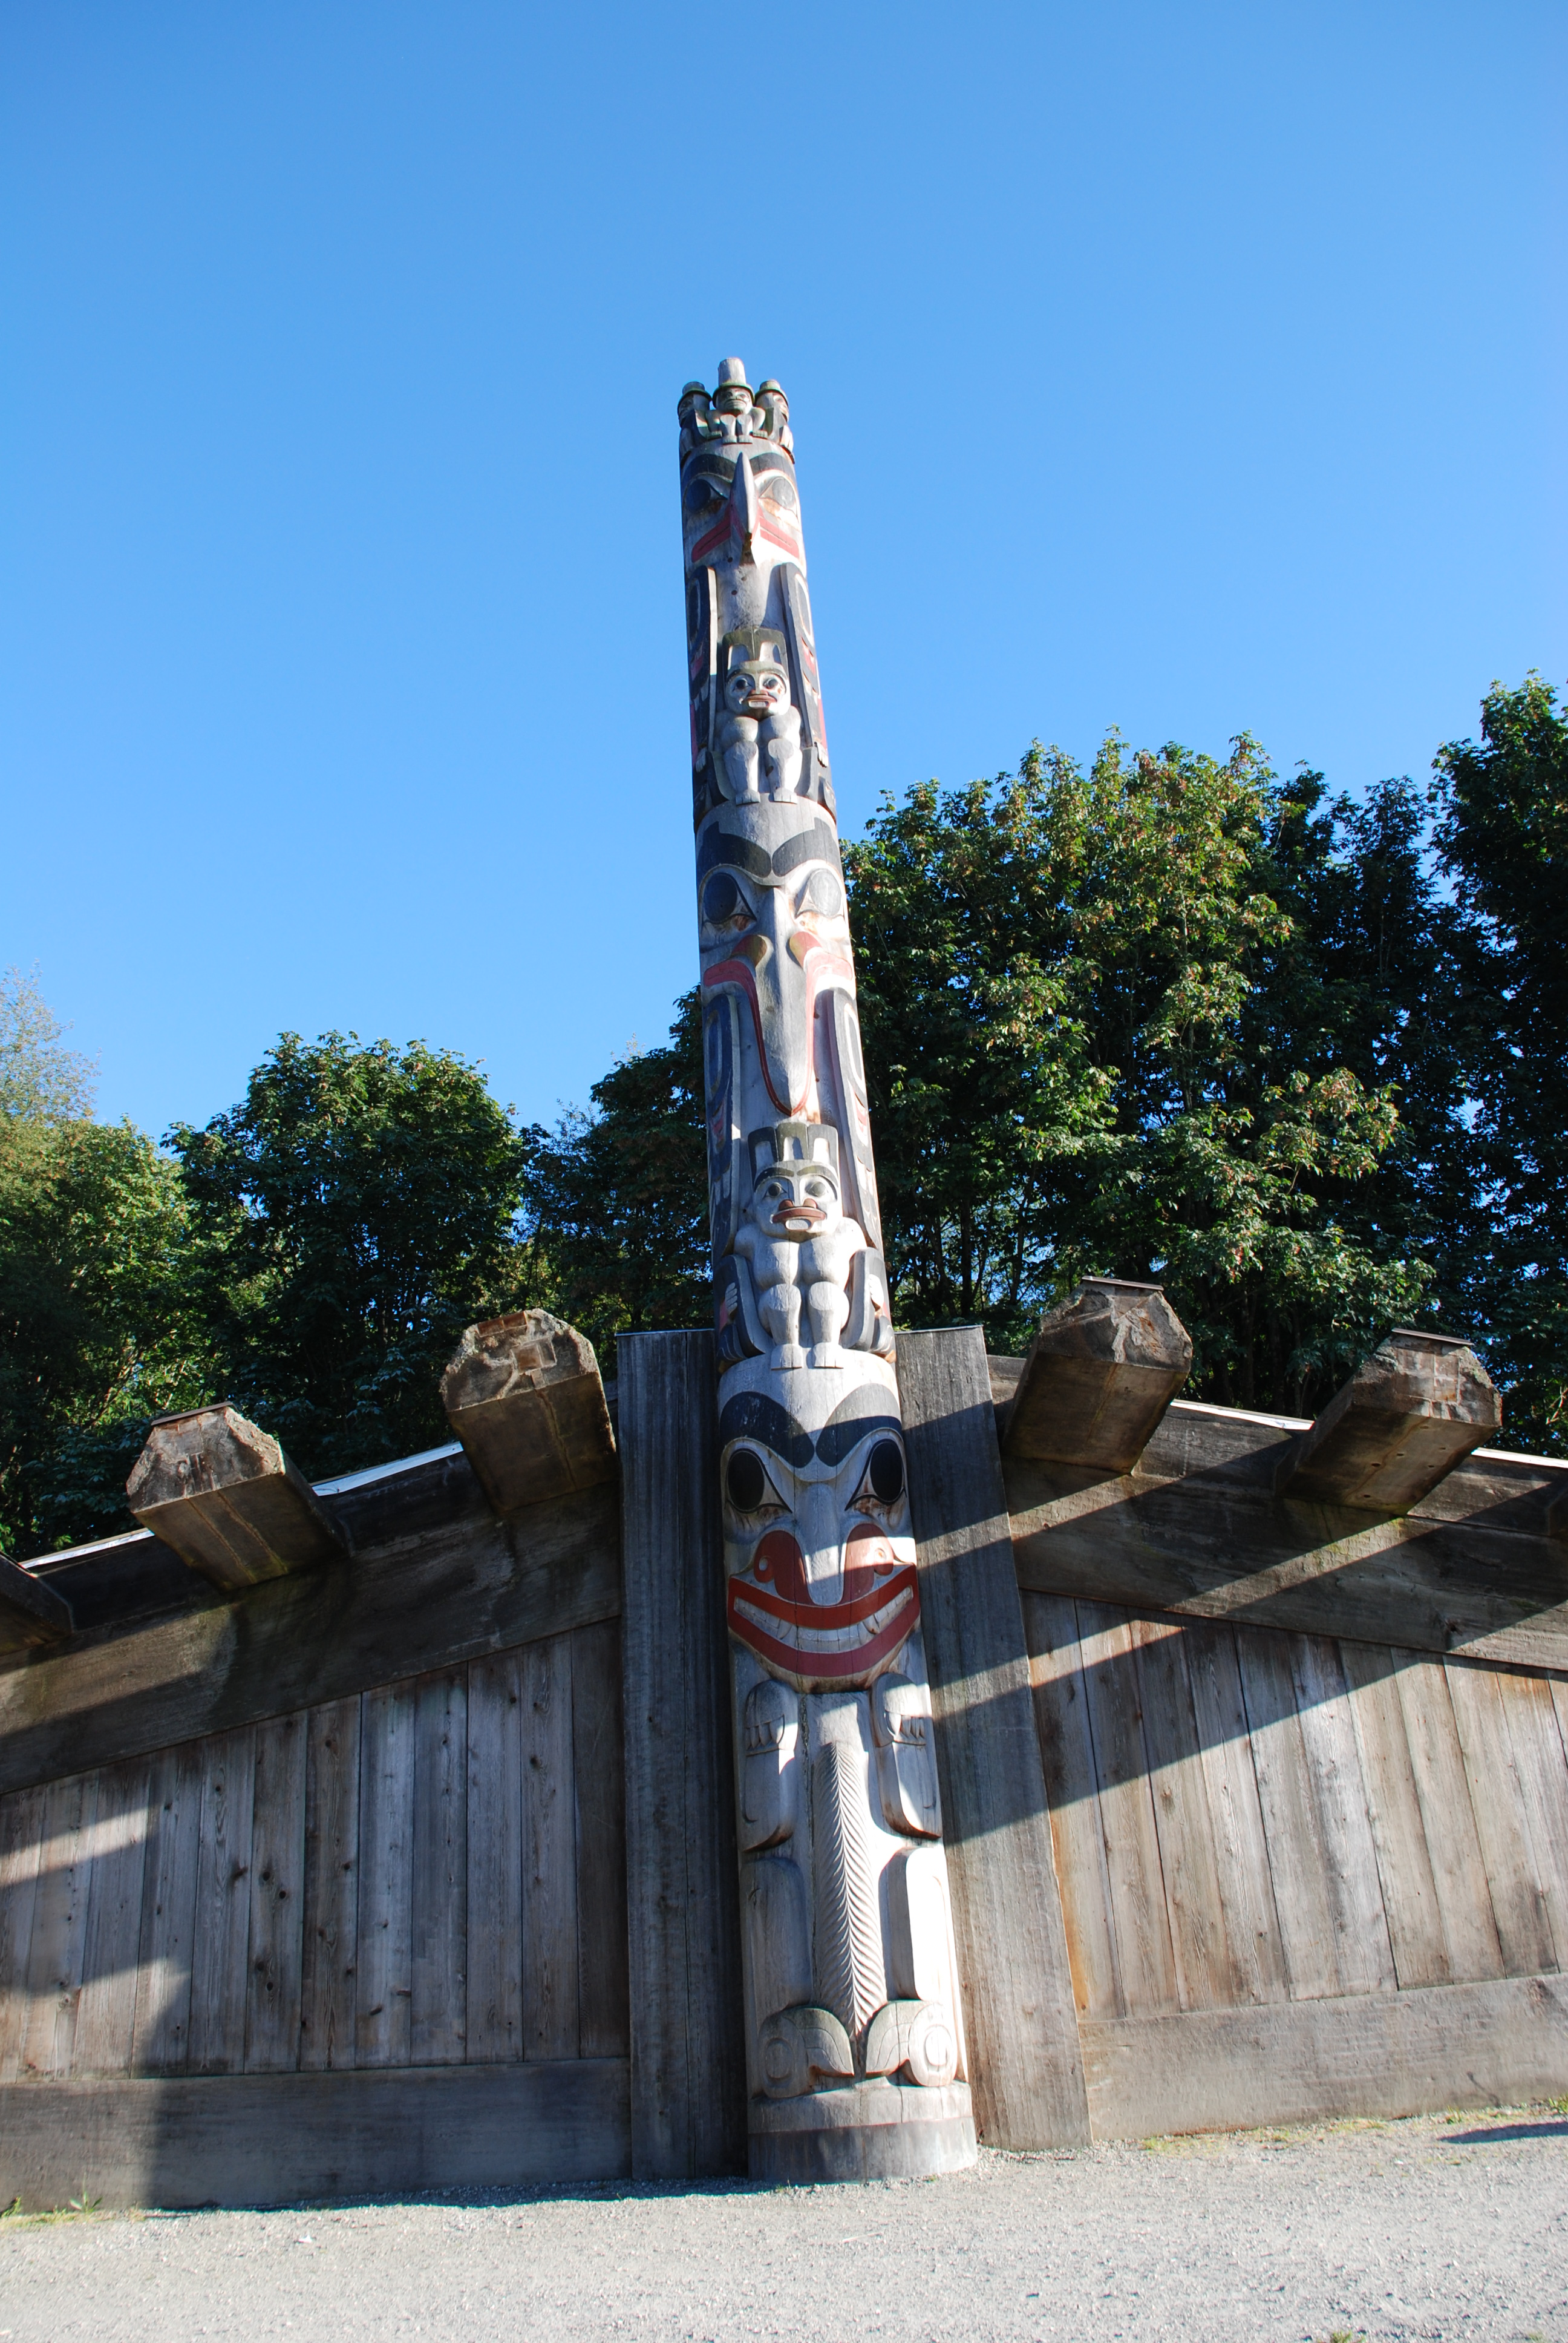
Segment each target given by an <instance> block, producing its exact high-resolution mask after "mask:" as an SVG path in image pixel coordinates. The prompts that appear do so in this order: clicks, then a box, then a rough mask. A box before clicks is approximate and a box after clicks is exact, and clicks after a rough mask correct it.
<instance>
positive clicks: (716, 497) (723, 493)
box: [682, 472, 729, 513]
mask: <svg viewBox="0 0 1568 2343" xmlns="http://www.w3.org/2000/svg"><path fill="white" fill-rule="evenodd" d="M728 495H729V486H728V483H727V482H725V481H723V480H716V479H715V478H714V477H713V475H712V473H711V472H699V473H698V474H697V475H696V477H695V478H692V479H689V480H688V482H687V484H686V489H685V493H684V497H683V499H682V501H683V502H684V504H685V506H686V509H687V511H688V512H690V513H700V512H709V511H710V510H711V509H712V508H713V507H714V506H715V505H719V504H722V503H723V501H724V499H725V498H726V497H727V496H728Z"/></svg>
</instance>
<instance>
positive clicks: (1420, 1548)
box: [1006, 1402, 1568, 1668]
mask: <svg viewBox="0 0 1568 2343" xmlns="http://www.w3.org/2000/svg"><path fill="white" fill-rule="evenodd" d="M1176 1404H1177V1407H1179V1406H1180V1405H1181V1403H1180V1402H1178V1403H1176ZM1174 1413H1176V1409H1175V1408H1172V1410H1171V1414H1174ZM1215 1413H1218V1412H1217V1411H1216V1412H1215ZM1169 1424H1170V1417H1169V1416H1168V1417H1167V1419H1166V1423H1165V1424H1162V1425H1161V1430H1160V1433H1157V1434H1156V1436H1155V1439H1154V1441H1153V1442H1152V1443H1151V1446H1150V1448H1149V1450H1148V1451H1146V1453H1145V1454H1144V1456H1143V1459H1142V1461H1141V1467H1140V1470H1139V1471H1138V1472H1137V1473H1123V1474H1121V1476H1120V1477H1117V1476H1114V1475H1109V1474H1105V1473H1095V1472H1092V1471H1090V1470H1087V1469H1081V1468H1075V1467H1072V1466H1070V1465H1050V1464H1040V1463H1030V1462H1028V1461H1026V1460H1023V1459H1021V1458H1009V1460H1008V1462H1007V1465H1006V1477H1007V1489H1008V1502H1009V1505H1010V1511H1011V1519H1012V1532H1013V1537H1014V1540H1015V1543H1016V1546H1017V1554H1018V1573H1019V1583H1020V1585H1021V1586H1024V1587H1027V1588H1030V1590H1031V1591H1034V1592H1036V1593H1040V1594H1083V1595H1087V1596H1090V1597H1091V1598H1093V1599H1096V1600H1099V1601H1101V1602H1108V1603H1116V1604H1124V1605H1126V1606H1128V1607H1129V1608H1131V1609H1135V1610H1138V1611H1141V1612H1145V1613H1147V1612H1160V1611H1166V1612H1173V1613H1176V1614H1182V1615H1187V1616H1191V1617H1194V1618H1214V1619H1231V1620H1233V1621H1235V1622H1236V1623H1238V1624H1241V1623H1247V1624H1252V1625H1271V1626H1277V1627H1282V1628H1287V1629H1290V1630H1291V1631H1292V1632H1293V1633H1296V1634H1321V1635H1334V1636H1350V1637H1353V1638H1355V1639H1356V1640H1358V1641H1362V1642H1370V1643H1374V1644H1406V1645H1410V1646H1412V1647H1414V1648H1416V1649H1419V1650H1423V1651H1434V1652H1451V1651H1462V1652H1463V1653H1465V1654H1467V1655H1470V1656H1473V1657H1476V1658H1482V1659H1493V1660H1500V1661H1504V1662H1506V1663H1508V1664H1511V1665H1513V1666H1517V1667H1524V1668H1542V1667H1555V1668H1563V1667H1568V1547H1563V1546H1562V1545H1559V1544H1553V1542H1552V1541H1551V1540H1549V1539H1548V1538H1546V1537H1545V1536H1543V1534H1541V1533H1540V1526H1539V1524H1540V1521H1541V1519H1542V1517H1543V1504H1542V1503H1541V1502H1540V1500H1539V1499H1538V1498H1536V1499H1533V1504H1534V1513H1533V1520H1534V1523H1535V1528H1534V1532H1533V1534H1525V1533H1524V1532H1523V1531H1522V1530H1521V1529H1520V1528H1519V1527H1518V1526H1516V1525H1515V1524H1516V1523H1517V1520H1518V1518H1519V1515H1520V1513H1523V1514H1524V1515H1525V1516H1526V1517H1527V1518H1528V1517H1530V1505H1529V1503H1527V1502H1526V1500H1525V1499H1524V1498H1523V1495H1522V1496H1521V1498H1520V1499H1519V1500H1518V1501H1516V1503H1514V1504H1513V1506H1512V1508H1511V1507H1509V1506H1506V1505H1505V1506H1503V1507H1500V1508H1499V1509H1498V1510H1499V1511H1500V1512H1502V1513H1503V1514H1504V1515H1505V1516H1506V1518H1507V1526H1505V1527H1501V1526H1494V1525H1493V1518H1492V1516H1491V1515H1490V1514H1489V1513H1488V1510H1487V1509H1486V1507H1485V1506H1483V1505H1481V1504H1477V1505H1475V1506H1474V1508H1473V1510H1472V1511H1470V1512H1469V1513H1466V1514H1465V1515H1464V1516H1463V1517H1462V1520H1448V1519H1438V1518H1433V1517H1432V1516H1431V1515H1429V1514H1428V1513H1427V1512H1426V1511H1425V1510H1424V1509H1422V1508H1418V1509H1417V1510H1416V1511H1415V1512H1413V1513H1411V1514H1409V1515H1408V1516H1406V1517H1403V1518H1401V1519H1397V1520H1396V1519H1392V1518H1389V1519H1382V1518H1380V1517H1379V1516H1377V1515H1376V1514H1369V1513H1365V1512H1359V1511H1357V1510H1356V1509H1354V1508H1352V1507H1348V1506H1342V1505H1341V1506H1335V1505H1328V1504H1320V1503H1308V1502H1306V1501H1298V1500H1296V1499H1293V1498H1286V1499H1275V1498H1274V1497H1273V1495H1272V1494H1271V1490H1270V1487H1269V1484H1268V1477H1267V1476H1268V1474H1269V1473H1271V1470H1272V1465H1271V1458H1272V1457H1275V1456H1277V1455H1278V1454H1279V1453H1282V1446H1283V1445H1285V1444H1288V1435H1287V1434H1285V1433H1272V1434H1271V1433H1270V1432H1269V1428H1268V1427H1267V1426H1266V1425H1265V1426H1262V1427H1254V1428H1253V1437H1254V1438H1258V1439H1260V1440H1261V1443H1262V1444H1261V1446H1259V1447H1257V1448H1255V1449H1251V1450H1248V1449H1247V1448H1245V1446H1243V1445H1240V1444H1239V1443H1241V1436H1242V1433H1244V1432H1245V1431H1246V1430H1247V1428H1248V1427H1247V1426H1246V1425H1245V1424H1243V1425H1242V1426H1241V1427H1240V1428H1239V1429H1233V1428H1232V1427H1229V1426H1223V1427H1221V1430H1222V1431H1223V1432H1224V1433H1226V1435H1227V1437H1226V1439H1225V1440H1224V1441H1223V1442H1218V1441H1213V1440H1210V1439H1208V1438H1207V1437H1204V1438H1202V1439H1196V1435H1197V1434H1198V1433H1200V1432H1201V1433H1204V1434H1205V1435H1206V1434H1207V1433H1208V1432H1209V1428H1210V1427H1209V1425H1208V1424H1207V1423H1202V1422H1201V1421H1200V1422H1199V1423H1192V1422H1188V1423H1187V1424H1186V1427H1185V1429H1186V1432H1187V1434H1188V1436H1189V1441H1190V1442H1192V1441H1195V1446H1196V1453H1195V1454H1192V1455H1185V1454H1184V1453H1182V1451H1181V1448H1179V1447H1178V1448H1177V1449H1175V1451H1174V1453H1172V1452H1171V1451H1170V1450H1168V1449H1167V1448H1166V1446H1165V1437H1166V1433H1167V1427H1168V1426H1169ZM1217 1446H1218V1447H1220V1448H1221V1450H1224V1449H1234V1450H1236V1451H1237V1453H1231V1454H1230V1455H1228V1456H1227V1459H1226V1461H1224V1462H1222V1463H1206V1459H1207V1458H1208V1457H1209V1456H1210V1455H1211V1453H1213V1451H1214V1449H1215V1448H1216V1447H1217ZM1526 1461H1527V1460H1521V1462H1522V1463H1525V1462H1526ZM1529 1461H1533V1460H1529ZM1188 1468H1191V1469H1188ZM1455 1477H1456V1478H1457V1477H1458V1476H1457V1475H1456V1476H1455ZM1446 1485H1447V1484H1446V1483H1443V1484H1442V1486H1445V1487H1446ZM1436 1494H1437V1493H1436V1492H1435V1491H1434V1492H1433V1497H1434V1498H1435V1496H1436Z"/></svg>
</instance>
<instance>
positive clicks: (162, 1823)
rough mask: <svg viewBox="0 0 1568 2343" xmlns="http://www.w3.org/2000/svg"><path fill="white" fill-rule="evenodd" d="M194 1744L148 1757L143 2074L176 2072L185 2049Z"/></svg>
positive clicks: (139, 1993)
mask: <svg viewBox="0 0 1568 2343" xmlns="http://www.w3.org/2000/svg"><path fill="white" fill-rule="evenodd" d="M202 1772H203V1766H202V1747H201V1744H200V1743H199V1742H195V1743H186V1745H185V1746H184V1747H183V1748H180V1749H165V1750H161V1751H160V1752H159V1753H158V1755H156V1757H155V1758H154V1759H153V1761H152V1774H151V1783H150V1787H149V1791H148V1796H147V1809H148V1815H149V1819H150V1825H151V1830H150V1835H149V1838H148V1843H147V1855H146V1865H145V1867H144V1870H143V1874H142V1932H141V1946H140V1955H139V1963H140V1966H139V1972H138V1975H137V1978H136V2028H135V2033H134V2036H133V2039H132V2048H131V2063H132V2065H133V2066H135V2067H136V2069H137V2071H138V2072H140V2073H142V2074H144V2075H158V2074H165V2075H174V2074H183V2073H184V2071H185V2069H186V2065H187V2063H188V2060H189V2056H190V2018H191V1961H192V1938H193V1936H194V1933H195V1928H196V1854H197V1849H198V1848H199V1846H200V1844H201V1810H202Z"/></svg>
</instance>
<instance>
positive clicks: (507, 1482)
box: [441, 1310, 618, 1515]
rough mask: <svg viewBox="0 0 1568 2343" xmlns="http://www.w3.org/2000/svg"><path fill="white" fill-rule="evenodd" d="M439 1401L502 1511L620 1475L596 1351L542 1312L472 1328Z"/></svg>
mask: <svg viewBox="0 0 1568 2343" xmlns="http://www.w3.org/2000/svg"><path fill="white" fill-rule="evenodd" d="M441 1404H442V1406H443V1407H444V1408H445V1409H446V1411H447V1421H448V1423H450V1424H451V1427H452V1429H453V1431H454V1432H455V1433H457V1437H458V1439H459V1440H460V1441H461V1442H462V1443H463V1447H464V1449H465V1451H466V1452H467V1458H468V1462H469V1463H470V1464H471V1465H472V1466H473V1468H474V1471H475V1473H477V1475H478V1478H479V1482H480V1484H481V1486H482V1487H483V1489H484V1492H485V1494H486V1495H487V1497H488V1498H489V1500H490V1503H491V1504H492V1505H493V1506H494V1507H495V1509H496V1511H497V1513H500V1514H503V1515H504V1514H508V1513H517V1512H518V1510H519V1509H520V1508H521V1507H522V1506H524V1505H538V1504H541V1503H544V1502H545V1501H546V1500H547V1499H548V1498H551V1497H564V1496H567V1495H568V1494H570V1493H571V1492H572V1491H574V1490H577V1489H591V1488H595V1487H597V1486H598V1483H600V1482H604V1481H612V1480H614V1478H615V1476H616V1473H617V1472H618V1461H617V1457H616V1445H615V1433H614V1432H613V1431H612V1429H611V1427H610V1420H609V1410H608V1406H607V1405H606V1403H605V1394H604V1383H603V1382H602V1380H601V1378H600V1375H599V1370H598V1360H597V1359H596V1358H595V1356H594V1349H593V1344H592V1343H591V1342H588V1340H587V1338H586V1337H585V1336H584V1335H581V1334H579V1333H578V1331H577V1328H576V1327H575V1326H568V1324H567V1323H566V1322H565V1321H564V1320H563V1319H560V1318H552V1317H551V1316H550V1314H549V1312H548V1310H515V1311H513V1312H511V1313H510V1314H509V1315H508V1316H507V1317H505V1318H490V1319H487V1320H486V1321H485V1322H484V1323H483V1324H481V1325H478V1326H470V1327H469V1328H468V1330H467V1332H466V1333H465V1335H464V1336H463V1339H462V1341H461V1342H459V1343H458V1345H457V1351H456V1352H455V1353H454V1354H453V1357H452V1361H451V1363H450V1364H449V1365H448V1367H447V1372H446V1373H445V1374H444V1375H443V1376H442V1378H441Z"/></svg>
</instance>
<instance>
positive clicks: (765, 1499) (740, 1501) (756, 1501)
mask: <svg viewBox="0 0 1568 2343" xmlns="http://www.w3.org/2000/svg"><path fill="white" fill-rule="evenodd" d="M724 1490H725V1494H726V1495H727V1496H728V1497H729V1502H730V1503H731V1504H732V1505H733V1506H734V1508H735V1510H736V1512H737V1513H759V1512H760V1511H761V1509H762V1507H763V1506H764V1505H767V1504H774V1505H777V1504H779V1503H780V1499H779V1493H778V1492H777V1491H776V1490H775V1488H774V1486H773V1483H772V1482H771V1481H770V1480H769V1478H768V1475H767V1473H765V1472H764V1471H763V1468H762V1459H761V1458H760V1456H759V1455H758V1453H757V1452H756V1450H755V1449H754V1448H732V1449H731V1450H730V1452H729V1463H728V1464H726V1466H725V1468H724Z"/></svg>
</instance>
